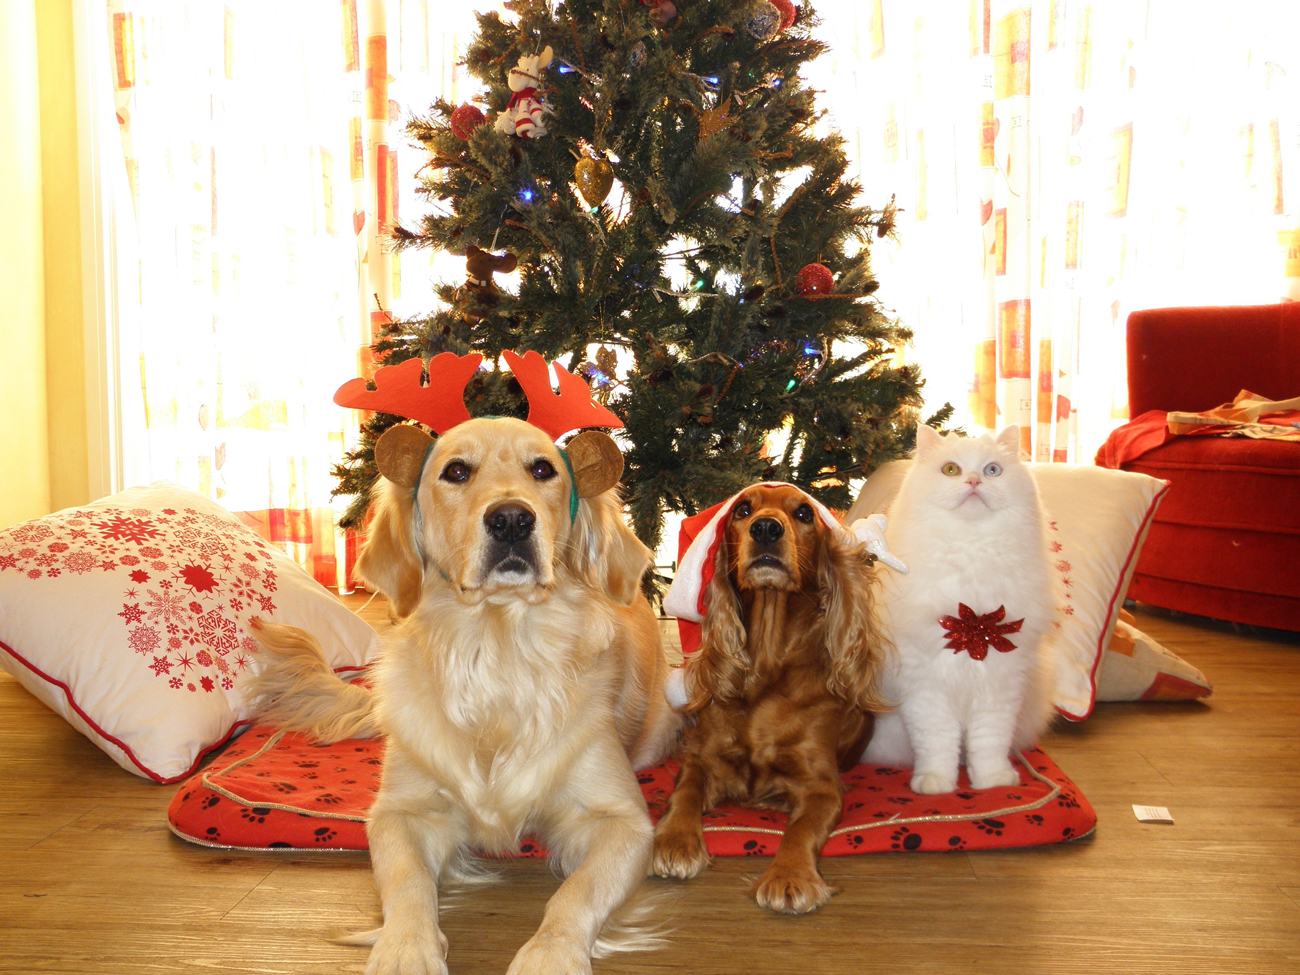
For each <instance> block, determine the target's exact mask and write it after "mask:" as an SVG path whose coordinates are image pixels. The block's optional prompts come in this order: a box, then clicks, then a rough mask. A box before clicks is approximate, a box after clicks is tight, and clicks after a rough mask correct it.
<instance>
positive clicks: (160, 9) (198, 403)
mask: <svg viewBox="0 0 1300 975" xmlns="http://www.w3.org/2000/svg"><path fill="white" fill-rule="evenodd" d="M107 16H108V17H109V37H110V43H111V45H112V52H111V54H112V64H113V75H114V76H113V79H112V81H113V87H114V91H115V96H116V98H115V100H116V106H117V119H118V128H119V131H120V133H121V137H122V159H123V164H124V171H125V175H126V179H125V182H126V184H127V185H128V186H129V199H127V200H125V201H124V204H123V206H122V207H120V209H124V210H126V211H127V213H126V214H122V213H119V214H118V221H119V225H120V224H121V223H123V222H126V223H127V224H129V225H132V226H133V228H134V231H135V232H134V234H128V235H127V236H128V238H129V245H130V246H124V247H122V248H121V249H120V250H119V253H118V254H117V265H118V266H117V272H118V281H119V289H118V290H119V292H120V293H122V294H124V295H126V296H127V298H126V301H125V302H124V304H123V306H122V307H120V308H119V329H120V331H121V335H122V347H123V359H124V361H123V362H122V364H121V370H122V374H123V377H124V382H123V389H124V390H129V391H130V393H129V394H127V393H124V398H125V399H126V400H128V401H127V402H125V403H124V404H123V415H124V426H125V427H126V428H127V429H125V430H124V431H123V435H124V436H123V439H124V445H125V450H124V452H125V453H126V454H127V455H128V462H127V465H126V466H127V469H128V470H129V471H131V472H132V474H133V476H134V478H135V479H137V480H149V481H151V480H157V479H166V480H171V481H176V482H179V483H181V484H183V485H185V486H187V487H189V488H192V489H194V490H196V491H198V492H200V493H202V494H205V495H207V496H208V497H211V498H214V499H216V500H217V501H219V502H220V503H221V504H223V505H224V506H225V507H227V508H229V509H231V510H232V511H235V512H237V513H238V514H239V515H240V517H241V518H242V519H243V520H244V521H245V522H246V523H247V524H249V525H250V526H251V527H253V528H254V529H255V530H257V531H258V532H259V533H260V534H262V535H263V537H265V538H267V539H268V540H270V541H272V542H274V543H276V544H277V545H279V546H281V547H282V548H284V549H286V550H287V551H289V552H290V553H291V554H293V555H294V556H295V557H296V558H297V559H298V560H299V562H300V563H301V564H302V565H303V566H304V567H306V568H307V569H308V570H309V571H311V572H312V573H313V575H314V576H315V577H316V578H317V579H318V580H320V581H321V582H323V583H325V584H327V585H335V584H340V583H344V584H345V583H346V578H347V571H348V564H347V563H348V559H347V557H346V554H345V551H344V547H343V546H342V545H341V543H339V541H338V539H337V535H336V531H335V525H334V509H333V508H332V506H331V502H330V498H329V495H330V490H331V488H332V486H333V478H332V477H331V475H330V465H331V464H332V463H333V462H335V461H337V460H339V459H340V458H341V456H342V453H343V450H344V446H345V444H349V443H351V442H352V441H353V439H354V437H355V430H354V429H352V424H353V423H354V422H355V421H354V418H353V414H352V413H351V411H347V410H343V409H340V408H338V407H335V406H334V405H333V404H332V402H331V396H332V394H333V392H334V390H335V389H336V388H337V387H338V386H339V385H340V384H341V383H342V382H343V381H344V380H346V379H348V378H349V377H351V376H354V375H356V374H357V371H358V369H362V368H364V367H365V366H366V364H367V362H366V358H367V356H368V355H369V351H368V345H369V342H370V339H371V336H372V334H373V331H374V330H376V329H378V328H379V327H381V325H382V324H383V323H384V322H386V321H387V320H388V317H389V315H391V314H393V313H394V309H393V305H394V302H400V301H401V297H400V296H401V290H402V272H403V264H404V263H405V265H406V268H405V270H406V271H407V273H408V276H414V277H415V278H416V281H417V288H418V290H419V291H420V292H422V294H421V295H420V298H421V300H420V301H412V302H410V303H409V304H410V308H409V309H408V310H419V309H420V308H423V307H427V305H428V304H429V302H431V300H432V295H431V293H430V291H429V289H428V288H427V286H426V282H425V281H424V280H423V278H424V276H425V272H426V271H427V268H428V263H429V259H428V257H427V256H421V255H411V256H408V257H404V258H403V259H402V260H400V261H399V260H398V259H397V258H396V257H395V256H394V255H392V254H391V253H389V252H388V250H387V248H386V247H385V245H384V241H383V234H384V233H385V232H386V231H387V230H388V229H389V228H390V227H391V226H392V224H393V223H394V222H395V221H396V220H397V219H399V216H400V213H401V210H402V209H403V207H412V208H413V207H414V206H415V204H416V201H415V199H414V196H413V191H414V187H415V185H416V183H415V178H414V175H415V171H416V169H418V167H419V166H421V165H423V163H424V160H423V159H418V158H416V154H415V153H414V151H412V150H410V149H407V148H406V147H405V137H404V135H403V133H402V126H403V124H404V122H405V119H406V117H407V115H408V113H409V112H410V111H412V110H414V111H416V112H424V111H426V110H427V107H428V105H429V104H430V102H431V101H432V100H433V98H434V97H435V96H437V95H438V94H444V95H445V96H446V97H453V98H454V97H455V96H456V88H457V86H458V85H459V84H460V83H461V78H460V76H459V74H458V69H457V68H456V61H457V48H458V46H463V43H464V40H463V39H464V38H465V37H466V36H467V35H468V31H467V28H468V26H470V24H469V23H467V22H471V21H472V18H471V17H470V15H469V14H468V12H460V13H453V14H451V15H450V16H449V15H448V14H447V13H446V12H445V11H441V10H439V5H438V4H436V3H432V2H430V0H342V2H337V0H336V2H332V3H323V2H319V0H226V2H223V3H212V2H210V0H109V2H108V4H107ZM403 195H405V196H406V199H402V197H403ZM137 376H138V380H139V383H138V386H136V385H135V383H134V380H135V379H136V377H137ZM137 389H138V390H139V392H138V393H137V392H135V391H136V390H137Z"/></svg>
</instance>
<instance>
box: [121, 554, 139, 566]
mask: <svg viewBox="0 0 1300 975" xmlns="http://www.w3.org/2000/svg"><path fill="white" fill-rule="evenodd" d="M118 561H119V562H121V563H122V564H123V565H139V564H140V560H139V559H137V558H136V557H135V556H134V555H123V556H122V557H121V558H120V559H118Z"/></svg>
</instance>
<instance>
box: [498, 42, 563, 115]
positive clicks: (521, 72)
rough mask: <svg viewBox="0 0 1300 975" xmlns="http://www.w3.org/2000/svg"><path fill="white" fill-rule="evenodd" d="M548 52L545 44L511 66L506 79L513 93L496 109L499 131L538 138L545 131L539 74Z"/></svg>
mask: <svg viewBox="0 0 1300 975" xmlns="http://www.w3.org/2000/svg"><path fill="white" fill-rule="evenodd" d="M551 53H552V52H551V47H550V45H549V44H548V45H547V46H546V47H545V48H544V49H543V50H542V53H541V54H534V55H532V56H530V57H523V58H520V59H519V63H518V64H516V65H515V66H514V67H513V68H511V69H510V73H509V74H508V75H507V76H506V81H507V83H508V84H509V85H510V90H511V91H512V92H514V94H513V95H511V96H510V101H509V102H508V103H507V104H506V107H505V108H504V109H503V110H502V111H500V112H499V113H497V119H496V129H497V131H498V132H500V133H502V134H503V135H517V136H519V137H520V138H521V139H538V138H541V137H542V136H544V135H546V124H545V122H544V121H543V116H544V115H545V114H546V112H547V108H546V106H545V105H544V104H543V103H542V99H541V95H540V91H539V89H540V88H541V84H542V75H543V74H544V73H545V71H546V68H547V66H548V65H549V64H550V63H551Z"/></svg>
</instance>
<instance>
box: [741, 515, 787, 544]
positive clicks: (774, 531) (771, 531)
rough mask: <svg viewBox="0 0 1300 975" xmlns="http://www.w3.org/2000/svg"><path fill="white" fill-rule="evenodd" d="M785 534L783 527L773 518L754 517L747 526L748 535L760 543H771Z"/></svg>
mask: <svg viewBox="0 0 1300 975" xmlns="http://www.w3.org/2000/svg"><path fill="white" fill-rule="evenodd" d="M784 534H785V528H783V527H782V525H781V523H780V522H779V521H777V520H776V519H775V518H755V519H754V523H753V524H752V525H750V526H749V536H750V538H752V539H753V540H754V541H756V542H758V543H759V544H760V545H771V544H772V543H773V542H775V541H776V540H777V539H778V538H780V537H781V536H782V535H784Z"/></svg>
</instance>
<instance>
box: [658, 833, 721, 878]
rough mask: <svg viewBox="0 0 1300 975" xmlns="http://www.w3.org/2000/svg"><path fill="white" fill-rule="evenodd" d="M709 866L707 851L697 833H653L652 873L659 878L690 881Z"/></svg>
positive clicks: (702, 838) (701, 837)
mask: <svg viewBox="0 0 1300 975" xmlns="http://www.w3.org/2000/svg"><path fill="white" fill-rule="evenodd" d="M708 865H709V851H708V850H707V849H706V848H705V846H704V837H703V836H701V835H700V834H699V833H698V832H690V831H686V830H664V831H662V832H657V833H655V853H654V872H655V874H656V875H657V876H660V877H676V878H677V879H678V880H690V879H691V878H692V877H694V876H696V875H698V874H699V872H700V871H701V870H703V869H704V868H705V867H707V866H708Z"/></svg>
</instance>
